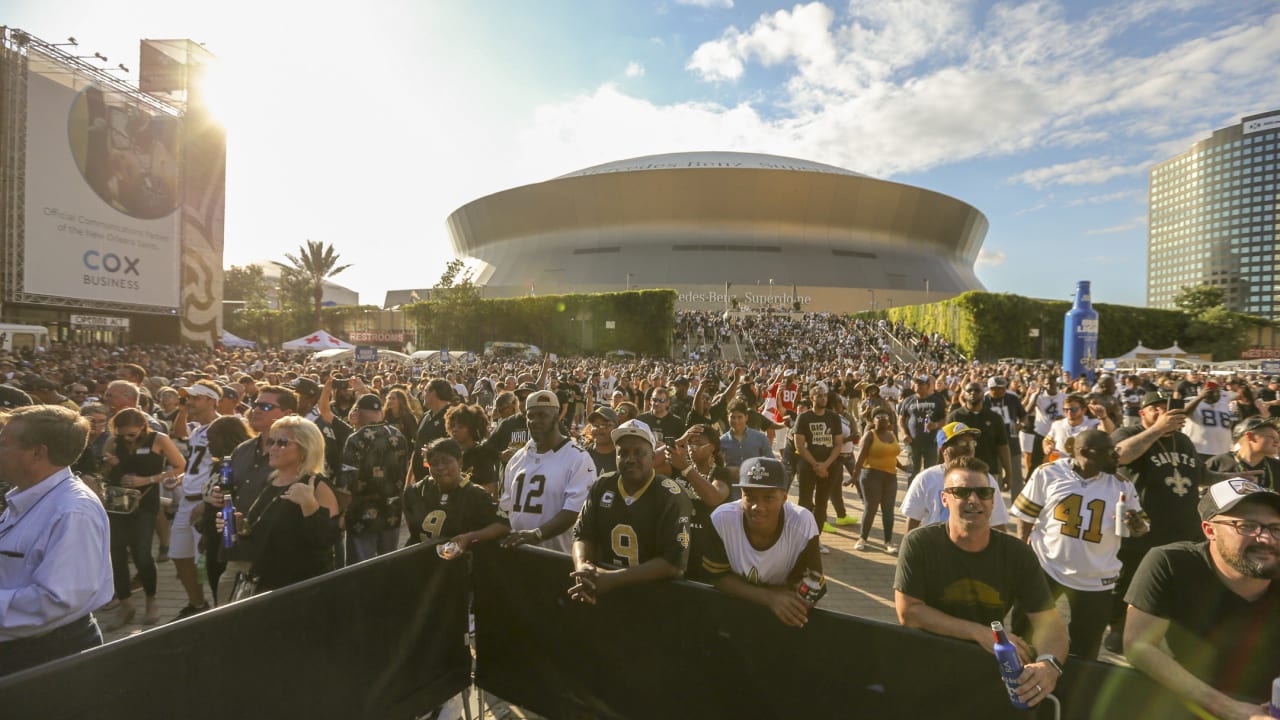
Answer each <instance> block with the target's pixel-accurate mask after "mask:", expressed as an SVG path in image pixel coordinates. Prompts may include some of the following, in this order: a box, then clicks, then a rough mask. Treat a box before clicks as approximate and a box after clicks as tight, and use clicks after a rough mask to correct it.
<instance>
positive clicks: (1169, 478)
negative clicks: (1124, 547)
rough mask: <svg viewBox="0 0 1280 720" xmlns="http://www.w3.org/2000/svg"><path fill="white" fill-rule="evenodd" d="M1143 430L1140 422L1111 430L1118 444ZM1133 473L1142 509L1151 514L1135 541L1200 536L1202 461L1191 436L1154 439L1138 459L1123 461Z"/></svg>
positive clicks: (1158, 541)
mask: <svg viewBox="0 0 1280 720" xmlns="http://www.w3.org/2000/svg"><path fill="white" fill-rule="evenodd" d="M1141 432H1143V428H1142V427H1141V426H1137V425H1135V426H1132V427H1123V428H1119V429H1118V430H1116V431H1115V432H1113V433H1111V439H1112V440H1114V441H1115V443H1116V445H1119V444H1120V443H1121V442H1123V441H1124V440H1127V439H1128V438H1131V437H1133V436H1135V435H1137V434H1139V433H1141ZM1125 467H1126V468H1128V469H1129V470H1130V471H1131V472H1132V473H1133V478H1134V482H1133V484H1134V487H1136V488H1137V490H1138V499H1139V500H1141V502H1142V509H1143V510H1145V511H1146V512H1147V514H1148V515H1149V516H1150V517H1151V532H1149V533H1148V534H1147V535H1145V536H1143V537H1142V538H1140V539H1139V538H1133V539H1131V540H1126V541H1125V542H1126V543H1130V544H1132V542H1131V541H1137V542H1138V543H1139V544H1144V545H1146V546H1148V547H1155V546H1156V545H1165V544H1167V543H1171V542H1178V541H1179V540H1194V539H1196V538H1199V537H1203V534H1202V533H1201V532H1200V513H1199V511H1198V510H1196V505H1198V504H1199V502H1200V493H1199V491H1198V490H1197V486H1198V485H1203V484H1204V465H1203V464H1201V462H1200V456H1199V455H1197V454H1196V446H1195V444H1194V443H1192V442H1191V438H1189V437H1187V436H1186V435H1184V434H1182V433H1180V432H1175V433H1173V434H1172V435H1170V436H1168V437H1162V438H1159V439H1157V440H1156V441H1155V442H1154V443H1152V444H1151V447H1149V448H1147V451H1146V452H1145V453H1143V454H1142V455H1141V456H1140V457H1139V458H1138V459H1136V460H1134V461H1133V462H1131V463H1129V464H1128V465H1125Z"/></svg>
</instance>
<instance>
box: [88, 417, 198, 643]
mask: <svg viewBox="0 0 1280 720" xmlns="http://www.w3.org/2000/svg"><path fill="white" fill-rule="evenodd" d="M111 433H112V438H111V439H109V440H108V441H107V444H106V447H107V454H106V456H105V457H104V459H103V465H104V466H105V468H106V483H107V484H108V485H112V486H116V487H122V488H127V489H132V490H139V491H141V493H142V496H141V498H140V499H139V502H138V506H137V508H135V509H134V510H133V512H130V513H118V512H111V513H109V515H108V520H109V522H110V525H111V574H112V577H113V579H114V582H115V591H116V598H117V599H118V600H119V601H120V606H119V607H120V614H119V615H118V616H117V617H116V618H114V619H113V620H112V621H108V622H107V624H106V626H105V627H104V628H103V630H104V631H107V632H110V631H111V630H116V629H119V628H121V627H123V626H124V625H127V624H128V623H129V622H130V621H131V620H133V616H134V614H135V613H136V610H135V608H134V607H133V603H132V601H130V599H129V595H130V588H129V585H130V583H129V557H130V556H132V557H133V564H134V566H135V567H137V568H138V580H139V581H140V582H141V583H142V591H143V593H145V594H146V596H147V610H146V613H145V614H144V615H143V618H142V622H143V624H144V625H154V624H155V623H156V622H159V620H160V615H159V613H160V610H159V608H158V607H157V605H156V563H155V560H154V559H152V557H151V539H152V537H154V535H155V529H156V514H157V513H158V512H159V510H160V485H161V484H162V483H165V484H171V483H173V482H175V481H176V480H177V478H178V477H180V476H181V474H182V470H183V468H185V467H186V460H184V459H183V457H182V453H181V452H179V450H178V446H177V445H175V444H174V442H173V440H171V439H170V438H169V436H168V435H165V434H164V433H158V432H155V431H153V430H151V429H150V428H148V427H147V419H146V416H145V415H143V414H142V412H141V411H139V410H138V409H136V408H125V409H124V410H121V411H120V412H118V413H116V415H115V417H113V418H112V419H111Z"/></svg>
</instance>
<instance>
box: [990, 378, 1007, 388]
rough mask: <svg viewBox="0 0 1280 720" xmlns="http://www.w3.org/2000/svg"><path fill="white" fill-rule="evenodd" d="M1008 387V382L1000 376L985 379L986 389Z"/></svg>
mask: <svg viewBox="0 0 1280 720" xmlns="http://www.w3.org/2000/svg"><path fill="white" fill-rule="evenodd" d="M998 387H1009V381H1008V380H1005V379H1004V378H1003V377H1002V376H1000V375H993V376H992V377H990V378H988V379H987V388H988V389H990V388H998Z"/></svg>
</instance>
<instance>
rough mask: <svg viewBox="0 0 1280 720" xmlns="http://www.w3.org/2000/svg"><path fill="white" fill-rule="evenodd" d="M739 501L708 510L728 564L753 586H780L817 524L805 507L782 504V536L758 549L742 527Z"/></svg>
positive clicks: (815, 535)
mask: <svg viewBox="0 0 1280 720" xmlns="http://www.w3.org/2000/svg"><path fill="white" fill-rule="evenodd" d="M742 513H743V508H742V503H740V502H728V503H724V504H723V505H720V506H719V507H717V508H716V509H715V510H712V511H711V524H712V525H715V527H716V534H718V535H719V536H720V540H721V541H722V542H723V543H724V550H725V554H726V555H728V556H729V567H730V568H732V569H733V572H734V573H736V574H737V575H738V576H740V577H741V578H742V579H744V580H746V581H747V582H750V583H753V584H755V585H782V584H785V583H786V582H787V578H788V576H789V575H791V570H792V569H793V568H794V567H795V566H796V560H798V559H799V558H800V553H801V552H803V551H804V549H805V546H807V545H808V544H809V541H810V540H812V539H813V538H815V537H817V535H818V525H817V523H815V522H814V521H813V514H812V513H810V512H809V511H808V510H806V509H804V508H802V507H800V506H799V505H796V504H795V503H792V502H787V503H784V504H783V505H782V537H780V538H778V542H776V543H774V544H773V546H772V547H770V548H769V549H767V550H757V549H755V548H754V547H752V545H751V541H750V540H748V539H747V531H746V530H745V529H744V528H743V527H742Z"/></svg>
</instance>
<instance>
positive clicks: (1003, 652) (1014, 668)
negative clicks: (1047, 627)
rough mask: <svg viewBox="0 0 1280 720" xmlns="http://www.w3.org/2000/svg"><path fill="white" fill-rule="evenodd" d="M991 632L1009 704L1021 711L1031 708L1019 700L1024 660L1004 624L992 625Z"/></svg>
mask: <svg viewBox="0 0 1280 720" xmlns="http://www.w3.org/2000/svg"><path fill="white" fill-rule="evenodd" d="M991 632H993V633H995V636H996V644H995V648H994V650H995V652H996V662H998V663H999V664H1000V677H1001V678H1002V679H1004V686H1005V689H1006V690H1008V691H1009V702H1011V703H1013V706H1014V707H1015V708H1017V709H1019V710H1026V709H1027V708H1029V707H1031V706H1030V705H1027V704H1026V703H1024V702H1022V701H1021V700H1019V699H1018V693H1017V692H1016V690H1017V688H1018V676H1019V675H1021V674H1022V660H1021V659H1020V658H1019V657H1018V648H1016V647H1014V645H1013V643H1011V642H1009V636H1008V635H1005V632H1004V624H1003V623H1001V622H1000V621H999V620H997V621H995V622H993V623H991Z"/></svg>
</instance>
